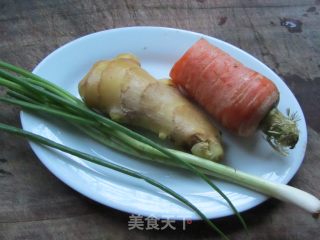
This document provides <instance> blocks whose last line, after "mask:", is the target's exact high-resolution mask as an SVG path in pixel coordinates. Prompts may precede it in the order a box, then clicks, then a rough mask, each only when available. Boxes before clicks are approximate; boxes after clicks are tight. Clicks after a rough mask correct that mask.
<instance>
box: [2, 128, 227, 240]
mask: <svg viewBox="0 0 320 240" xmlns="http://www.w3.org/2000/svg"><path fill="white" fill-rule="evenodd" d="M0 130H3V131H5V132H9V133H11V134H14V135H19V136H22V137H25V138H27V139H29V140H31V141H33V142H35V143H40V144H42V145H45V146H49V147H53V148H56V149H58V150H60V151H63V152H65V153H69V154H71V155H73V156H76V157H79V158H82V159H84V160H87V161H89V162H92V163H95V164H98V165H100V166H104V167H107V168H110V169H113V170H115V171H117V172H120V173H123V174H126V175H129V176H131V177H134V178H138V179H142V180H144V181H145V182H147V183H149V184H151V185H152V186H155V187H157V188H159V189H161V190H162V191H164V192H166V193H168V194H169V195H171V196H172V197H174V198H176V199H177V200H179V201H180V202H182V203H184V204H185V205H186V206H188V207H189V208H191V209H192V210H194V211H195V212H196V213H197V214H198V215H199V216H200V217H201V218H202V219H203V220H204V221H206V223H207V224H208V225H209V226H210V227H212V228H213V229H214V230H215V231H217V232H218V233H219V234H220V236H221V237H222V238H223V239H228V237H227V236H226V235H225V234H224V233H223V232H221V230H220V229H219V228H218V227H216V225H215V224H213V223H212V222H211V221H210V220H209V219H208V218H207V217H206V216H205V215H204V214H203V213H202V212H201V211H200V210H199V209H198V208H197V207H196V206H195V205H193V204H192V203H191V202H190V201H189V200H187V199H186V198H184V197H183V196H181V195H180V194H178V193H176V192H175V191H173V190H172V189H170V188H168V187H166V186H165V185H163V184H161V183H160V182H158V181H156V180H154V179H152V178H149V177H147V176H144V175H142V174H140V173H139V172H136V171H133V170H131V169H129V168H126V167H122V166H119V165H116V164H114V163H111V162H108V161H106V160H103V159H101V158H98V157H95V156H92V155H90V154H87V153H84V152H80V151H78V150H75V149H72V148H69V147H67V146H64V145H62V144H59V143H56V142H54V141H51V140H49V139H47V138H44V137H41V136H39V135H37V134H33V133H31V132H28V131H24V130H22V129H19V128H16V127H12V126H9V125H6V124H2V123H0Z"/></svg>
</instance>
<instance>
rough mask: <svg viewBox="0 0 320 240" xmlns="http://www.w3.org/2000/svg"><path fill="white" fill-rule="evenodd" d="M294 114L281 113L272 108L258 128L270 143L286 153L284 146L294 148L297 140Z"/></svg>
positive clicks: (297, 132)
mask: <svg viewBox="0 0 320 240" xmlns="http://www.w3.org/2000/svg"><path fill="white" fill-rule="evenodd" d="M297 121H298V119H297V118H296V115H295V114H292V115H290V112H288V115H287V116H285V115H283V114H282V113H281V112H280V111H279V110H278V109H277V108H273V109H272V110H271V111H270V112H269V113H268V115H267V116H266V117H265V118H264V119H263V121H262V123H261V124H260V129H261V130H262V131H263V132H264V133H265V134H266V138H267V141H268V142H269V143H270V145H271V146H272V147H273V148H274V149H275V150H277V151H278V152H280V153H282V154H283V155H287V151H286V148H287V147H289V148H291V149H292V148H294V147H295V145H296V143H297V142H298V140H299V130H298V127H297Z"/></svg>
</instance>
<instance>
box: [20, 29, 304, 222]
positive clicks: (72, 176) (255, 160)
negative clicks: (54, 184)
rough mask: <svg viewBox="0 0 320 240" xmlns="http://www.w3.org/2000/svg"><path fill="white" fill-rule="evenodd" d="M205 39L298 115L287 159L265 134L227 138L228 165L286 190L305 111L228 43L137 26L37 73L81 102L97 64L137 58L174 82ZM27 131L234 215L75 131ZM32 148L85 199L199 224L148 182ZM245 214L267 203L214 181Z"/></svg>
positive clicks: (182, 175)
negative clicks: (264, 81)
mask: <svg viewBox="0 0 320 240" xmlns="http://www.w3.org/2000/svg"><path fill="white" fill-rule="evenodd" d="M200 37H204V38H205V39H207V40H208V41H209V42H211V43H212V44H214V45H216V46H218V47H220V48H222V49H223V50H225V51H226V52H228V53H230V54H231V55H232V56H234V57H235V58H236V59H238V60H239V61H241V62H242V63H244V64H245V65H247V66H249V67H251V68H252V69H254V70H256V71H258V72H260V73H262V74H264V75H265V76H267V77H268V78H269V79H271V80H272V81H274V82H275V84H276V85H277V87H278V88H279V91H280V93H281V100H280V103H279V108H280V110H281V111H282V112H285V110H286V109H287V108H289V107H290V109H291V110H292V111H294V112H297V113H298V115H299V117H300V119H301V120H300V121H299V122H298V125H299V129H300V140H299V142H298V144H297V145H296V147H295V149H294V150H291V151H290V155H289V156H288V157H281V156H280V155H279V154H277V153H275V152H274V151H273V150H272V149H271V147H270V146H269V145H268V144H267V143H266V141H265V140H264V138H263V136H262V134H261V133H257V134H256V135H255V136H254V137H252V138H247V139H243V138H237V137H233V136H230V135H229V134H228V133H227V132H225V131H223V141H224V146H225V152H226V154H225V161H224V163H225V164H227V165H229V166H232V167H234V168H237V169H239V170H242V171H244V172H247V173H250V174H254V175H257V176H260V177H263V178H265V179H268V180H270V181H275V182H281V183H287V182H288V181H289V180H290V179H291V178H292V177H293V175H294V174H295V173H296V172H297V170H298V168H299V166H300V164H301V162H302V160H303V157H304V153H305V147H306V142H307V131H306V124H305V120H304V116H303V113H302V110H301V108H300V106H299V104H298V102H297V100H296V98H295V97H294V96H293V94H292V92H291V91H290V90H289V89H288V87H287V86H286V85H285V83H284V82H283V81H282V80H281V79H280V78H279V77H278V76H277V75H276V74H275V73H274V72H273V71H272V70H270V68H268V67H267V66H266V65H264V64H263V63H261V62H260V61H259V60H257V59H255V58H254V57H252V56H251V55H249V54H247V53H245V52H244V51H242V50H240V49H239V48H236V47H234V46H232V45H230V44H228V43H226V42H223V41H221V40H218V39H215V38H213V37H209V36H205V35H203V34H199V33H194V32H189V31H184V30H178V29H170V28H160V27H130V28H119V29H113V30H107V31H102V32H97V33H94V34H90V35H87V36H84V37H81V38H79V39H76V40H74V41H72V42H70V43H68V44H66V45H64V46H63V47H60V48H59V49H57V50H55V51H54V52H52V53H51V54H50V55H49V56H47V57H46V58H45V59H44V60H43V61H42V62H41V63H40V64H39V65H38V66H37V67H36V68H35V69H34V71H33V72H34V73H36V74H38V75H40V76H42V77H44V78H45V79H47V80H49V81H52V82H54V83H55V84H57V85H59V86H61V87H63V88H64V89H66V90H68V91H69V92H71V93H72V94H74V95H75V96H78V97H79V94H78V91H77V86H78V83H79V81H80V80H81V79H82V77H83V76H84V75H85V73H86V72H87V71H88V70H89V68H90V67H91V66H92V64H93V63H94V62H96V61H97V60H101V59H108V58H113V57H114V56H116V55H117V54H119V53H124V52H131V53H133V54H135V55H137V56H138V57H139V58H140V60H141V62H142V67H143V68H144V69H146V70H147V71H148V72H149V73H151V74H152V75H153V76H155V77H156V78H165V77H168V74H169V71H170V69H171V67H172V65H173V64H174V62H175V61H177V60H178V58H179V57H180V56H181V55H182V54H183V53H184V52H185V51H186V50H187V49H188V48H189V47H190V46H191V45H192V44H193V43H194V42H196V41H197V40H198V39H199V38H200ZM21 121H22V125H23V128H24V129H25V130H29V131H31V132H33V133H37V134H41V135H42V136H45V137H48V138H50V139H52V140H54V141H57V142H59V143H63V144H65V145H68V146H70V147H73V148H76V149H79V150H82V151H85V152H87V153H90V154H94V155H97V156H100V157H102V158H105V159H107V160H109V161H112V162H115V163H118V164H120V165H124V166H127V167H129V168H132V169H134V170H137V171H140V172H141V173H143V174H145V175H147V176H150V177H152V178H154V179H156V180H159V181H160V182H162V183H163V184H165V185H167V186H169V187H171V188H172V189H174V190H175V191H177V192H178V193H180V194H182V195H183V196H184V197H186V198H187V199H189V200H190V201H191V202H192V203H194V204H195V205H196V206H197V207H198V208H199V209H200V210H202V211H203V212H204V213H205V214H206V215H207V216H208V217H210V218H218V217H222V216H227V215H230V214H233V213H232V211H231V210H230V208H229V207H228V206H227V205H226V203H225V202H224V201H223V200H222V198H221V197H220V196H219V195H218V194H217V193H215V192H214V191H213V190H212V189H211V188H210V187H209V186H208V185H207V184H205V183H204V182H203V181H202V180H200V179H199V178H198V177H195V176H194V175H193V174H191V173H189V172H187V171H184V170H178V169H170V168H169V167H165V166H161V165H158V164H152V163H148V162H143V161H141V160H138V159H133V158H130V157H128V156H126V155H124V154H120V153H118V152H115V151H113V150H111V149H108V148H106V147H103V146H102V145H100V144H97V143H96V142H94V141H93V140H91V139H89V138H88V137H86V136H84V135H83V134H81V133H79V131H77V130H76V129H74V128H73V127H71V126H70V125H69V124H67V123H64V122H62V121H57V120H54V119H49V118H40V117H38V116H36V115H33V114H29V113H26V112H22V114H21ZM31 147H32V149H33V151H34V152H35V153H36V155H37V156H38V157H39V159H40V160H41V161H42V163H43V164H44V165H45V166H46V167H47V168H48V169H49V170H50V171H51V172H52V173H53V174H55V175H56V176H57V177H58V178H59V179H61V180H62V181H63V182H65V183H66V184H67V185H69V186H70V187H72V188H73V189H75V190H76V191H78V192H80V193H81V194H83V195H85V196H87V197H89V198H91V199H93V200H95V201H97V202H99V203H102V204H104V205H107V206H110V207H112V208H116V209H119V210H122V211H125V212H128V213H134V214H140V215H144V216H154V217H159V218H172V219H186V218H188V219H199V217H198V216H197V215H196V214H195V213H194V212H192V211H191V210H190V209H188V208H187V207H185V206H184V205H183V204H181V203H179V202H178V201H176V200H175V199H173V198H172V197H169V196H168V195H166V194H164V193H163V192H161V191H160V190H158V189H156V188H154V187H151V186H149V185H148V184H147V183H145V182H143V181H140V180H137V179H133V178H131V177H128V176H125V175H123V174H120V173H117V172H114V171H112V170H109V169H105V168H103V167H99V166H96V165H94V164H90V163H87V162H85V161H83V160H81V159H78V158H75V157H72V156H70V155H67V154H61V153H58V152H56V151H53V150H50V149H47V148H45V147H42V146H39V145H37V144H33V143H31ZM213 181H214V182H215V183H216V184H217V185H218V186H219V187H220V188H221V189H222V190H223V191H224V192H225V193H226V195H227V196H228V197H229V198H230V199H231V201H232V202H233V204H234V205H235V206H236V208H237V209H238V210H239V211H244V210H247V209H250V208H252V207H254V206H256V205H258V204H260V203H261V202H263V201H265V200H266V197H265V196H263V195H261V194H258V193H255V192H252V191H249V190H247V189H244V188H242V187H239V186H235V185H233V184H229V183H225V182H222V181H218V180H213Z"/></svg>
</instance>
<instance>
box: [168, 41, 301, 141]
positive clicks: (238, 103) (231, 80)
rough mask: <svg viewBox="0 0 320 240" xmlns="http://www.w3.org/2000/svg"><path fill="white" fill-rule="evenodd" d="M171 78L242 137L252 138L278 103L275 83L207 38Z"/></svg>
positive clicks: (187, 53) (180, 60)
mask: <svg viewBox="0 0 320 240" xmlns="http://www.w3.org/2000/svg"><path fill="white" fill-rule="evenodd" d="M170 77H171V78H172V80H173V82H174V84H175V85H177V86H178V87H180V88H182V89H183V90H184V91H185V92H186V93H187V94H188V95H189V96H190V97H192V98H193V99H194V100H195V101H196V102H198V103H199V104H200V105H201V106H202V107H203V108H205V110H206V111H207V112H209V113H210V114H211V115H212V117H213V118H214V119H216V120H217V121H218V122H220V124H221V125H222V126H224V127H225V128H226V129H229V130H230V131H232V132H234V133H236V134H237V135H240V136H249V135H252V134H253V133H254V132H255V131H256V130H257V128H258V127H259V125H260V124H261V122H262V120H263V119H264V118H265V117H266V116H267V115H268V113H269V112H270V110H271V109H273V108H274V107H275V106H276V105H277V103H278V100H279V91H278V90H277V87H276V86H275V84H274V83H273V82H272V81H270V80H269V79H267V78H266V77H264V76H263V75H261V74H259V73H257V72H255V71H253V70H252V69H249V68H248V67H246V66H244V65H243V64H242V63H240V62H239V61H237V60H236V59H234V58H233V57H231V56H230V55H229V54H227V53H226V52H224V51H222V50H221V49H219V48H217V47H215V46H213V45H211V44H210V43H209V42H207V41H206V40H205V39H200V40H199V41H197V42H196V43H195V44H194V45H193V46H192V47H191V48H190V49H189V50H187V52H186V53H185V54H184V55H183V56H182V57H181V58H180V59H179V60H178V61H177V62H176V63H175V64H174V66H173V68H172V69H171V72H170ZM277 114H278V112H277ZM270 127H271V128H273V130H274V126H268V127H267V129H264V131H266V132H268V131H270V132H271V130H272V129H270ZM267 135H268V134H267ZM272 140H274V139H272ZM297 140H298V139H297V137H296V140H295V142H294V144H293V143H292V141H291V142H290V145H289V146H291V147H294V145H295V143H296V141H297ZM275 144H277V143H275ZM283 145H285V144H283Z"/></svg>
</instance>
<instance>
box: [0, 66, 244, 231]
mask: <svg viewBox="0 0 320 240" xmlns="http://www.w3.org/2000/svg"><path fill="white" fill-rule="evenodd" d="M0 65H1V67H2V68H5V69H9V70H12V71H14V73H15V74H17V73H20V74H23V76H22V77H21V76H16V75H12V74H10V73H9V72H6V71H4V70H0V76H1V77H2V78H3V79H4V80H5V81H2V82H4V83H7V81H11V82H12V83H14V86H16V85H18V86H19V87H20V88H21V89H23V90H24V91H17V88H14V87H11V86H10V84H6V85H5V86H6V87H7V88H9V94H8V95H10V96H13V97H14V99H8V98H1V99H0V100H2V101H5V102H7V103H12V104H16V105H20V106H22V107H23V108H27V109H33V110H37V111H41V112H46V113H50V114H54V115H56V116H60V117H64V118H68V120H69V121H71V122H72V123H73V124H75V122H77V124H80V125H81V124H84V123H88V122H87V120H89V121H95V122H96V124H95V126H94V128H95V129H93V130H97V129H99V130H101V131H102V132H103V133H106V134H107V137H110V136H113V137H114V138H116V139H117V140H120V141H123V140H128V137H129V138H131V139H132V140H133V141H136V142H139V141H140V142H141V143H142V144H145V145H146V146H148V147H146V149H148V148H149V149H150V148H151V149H152V148H154V149H155V150H156V151H158V152H159V153H162V154H163V155H164V156H166V158H170V159H171V160H174V161H176V162H177V163H180V164H181V163H182V164H183V165H184V167H186V168H188V169H189V170H191V171H193V172H194V173H195V174H197V175H198V176H199V177H201V178H202V179H203V180H204V181H205V182H207V183H208V184H209V185H210V186H211V187H212V188H213V189H214V190H216V191H217V192H218V193H219V194H220V195H221V196H222V197H223V198H224V199H225V200H226V201H227V203H228V204H229V205H230V206H231V208H232V210H233V211H234V212H235V214H236V215H237V216H238V218H239V219H240V221H241V223H242V225H243V226H244V228H245V229H246V230H247V226H246V224H245V222H244V220H243V219H242V217H241V216H240V214H239V213H238V212H237V210H236V208H235V207H234V206H233V204H232V203H231V201H230V200H229V199H228V198H227V197H226V196H225V194H224V193H223V192H222V191H221V190H220V189H219V188H218V187H216V186H215V185H214V184H213V183H212V182H211V181H210V180H209V178H208V177H207V176H206V175H204V173H202V172H201V171H198V170H197V169H196V168H195V167H194V166H192V165H191V164H190V163H188V162H185V161H184V159H183V158H180V157H179V155H176V154H173V153H172V152H171V151H169V150H168V149H166V148H163V147H161V146H160V145H158V144H156V143H154V142H153V141H151V140H149V139H147V138H145V137H144V136H142V135H140V134H137V133H135V132H133V131H132V130H130V129H127V128H125V127H123V126H122V125H120V124H118V123H116V122H113V121H112V120H110V119H107V118H105V117H102V116H101V115H99V114H97V113H95V112H93V111H92V110H89V109H88V108H87V107H86V106H85V105H84V104H83V102H82V101H80V100H78V99H76V98H75V97H73V96H72V95H70V94H69V93H66V92H65V91H64V90H62V89H60V88H59V87H57V86H55V85H53V84H52V83H49V82H47V81H45V80H44V79H41V78H40V77H37V76H35V75H33V74H31V73H28V72H27V71H25V70H21V69H20V68H17V67H15V66H13V65H10V64H7V63H3V62H0ZM2 82H1V81H0V84H2ZM3 85H4V84H3ZM18 90H19V89H18ZM15 91H16V92H15ZM23 94H25V96H23ZM37 101H38V102H37ZM60 110H61V111H60ZM73 115H75V116H73ZM81 117H83V118H84V119H81ZM90 124H91V123H90ZM101 127H102V128H101ZM80 128H81V127H80ZM83 129H84V128H82V130H83ZM86 132H87V133H88V131H86ZM126 135H128V136H126ZM91 136H92V135H91ZM99 138H100V141H101V140H102V137H101V136H100V137H99ZM102 141H104V140H102ZM106 143H108V144H109V145H110V142H107V141H106ZM108 144H106V145H108ZM125 145H128V146H126V147H129V149H128V148H127V150H128V153H129V154H132V152H133V151H132V149H130V144H128V143H127V142H125ZM140 146H143V145H141V144H140ZM145 153H146V152H144V154H145ZM202 215H203V214H202ZM204 220H205V219H204ZM216 230H217V229H216Z"/></svg>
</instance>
